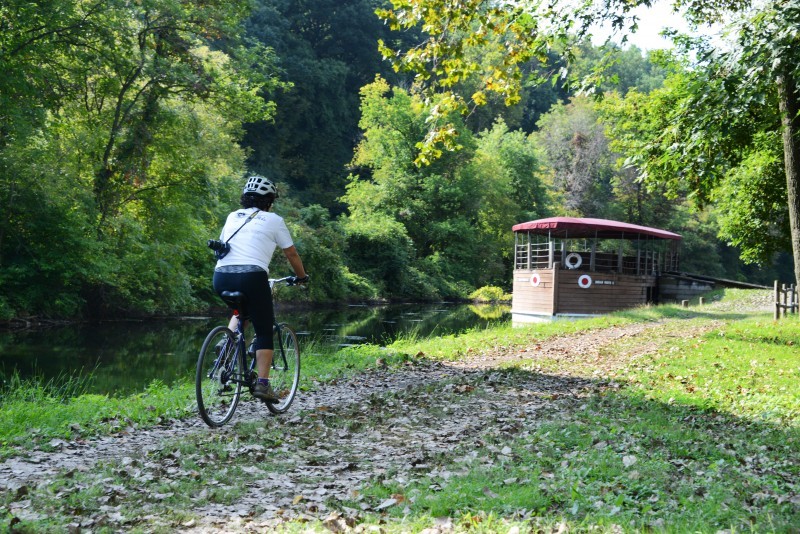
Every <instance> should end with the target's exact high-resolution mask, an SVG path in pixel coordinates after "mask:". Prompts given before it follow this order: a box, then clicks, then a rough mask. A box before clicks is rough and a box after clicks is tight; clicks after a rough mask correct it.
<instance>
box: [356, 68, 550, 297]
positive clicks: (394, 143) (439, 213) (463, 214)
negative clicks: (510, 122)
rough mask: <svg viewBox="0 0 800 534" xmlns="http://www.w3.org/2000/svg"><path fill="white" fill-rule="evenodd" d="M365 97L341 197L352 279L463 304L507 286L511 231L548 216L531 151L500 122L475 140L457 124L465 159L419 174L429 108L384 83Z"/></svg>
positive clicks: (454, 157)
mask: <svg viewBox="0 0 800 534" xmlns="http://www.w3.org/2000/svg"><path fill="white" fill-rule="evenodd" d="M362 97H363V104H362V109H363V115H362V119H361V126H362V128H364V140H363V141H362V142H361V144H360V145H359V147H358V149H357V151H356V156H355V158H354V164H356V165H358V166H360V169H361V172H360V174H359V175H353V176H351V178H350V183H349V185H348V188H347V193H346V194H345V196H344V197H342V200H343V201H344V202H345V203H346V204H347V206H348V208H349V214H348V215H347V217H346V218H345V221H346V222H345V229H346V232H347V235H348V252H347V254H348V266H350V268H351V270H353V271H354V272H357V273H359V274H364V273H369V274H368V278H374V279H376V280H379V281H382V282H381V283H383V284H384V285H383V287H384V288H385V289H386V291H388V294H390V295H397V296H413V297H423V296H427V297H451V296H459V297H465V296H466V295H467V294H469V293H470V292H471V291H472V290H473V289H474V288H475V287H478V286H481V285H485V284H488V283H504V282H505V280H506V278H507V272H508V268H509V265H510V253H511V251H512V241H511V240H512V238H513V235H512V234H511V232H510V228H511V226H512V225H513V224H516V223H517V222H519V221H520V220H521V219H526V218H530V217H535V216H540V215H542V214H545V213H547V212H548V210H549V208H550V202H551V200H550V196H549V195H548V192H547V189H546V186H545V184H544V183H543V181H542V180H541V178H540V176H539V172H540V165H539V157H538V154H537V152H536V149H535V147H534V145H533V143H532V141H531V140H530V139H529V138H528V137H527V136H526V135H525V134H524V133H523V132H520V131H516V132H511V131H509V130H508V128H507V126H506V125H505V124H504V123H503V122H502V121H498V122H497V123H496V124H495V125H494V126H493V127H492V129H491V130H487V131H484V132H482V133H481V134H480V135H479V136H477V137H476V136H473V135H472V134H471V133H470V132H469V130H468V129H466V127H464V125H463V123H462V122H461V120H460V118H459V117H458V116H457V115H454V116H453V117H452V122H453V124H456V125H457V129H458V131H459V132H460V133H459V142H460V143H461V144H462V150H461V151H459V152H458V153H452V152H451V153H447V154H444V153H443V154H441V155H440V157H439V158H438V159H437V160H436V161H435V162H432V163H431V164H430V165H427V166H425V167H422V168H418V167H416V165H415V164H414V160H415V159H416V158H417V157H418V147H417V146H416V140H417V139H419V136H420V135H421V134H422V132H424V131H425V114H426V110H427V106H426V105H425V104H424V103H423V102H421V101H420V100H419V99H418V98H416V97H412V96H411V95H409V94H408V93H407V92H406V91H403V90H401V89H399V88H390V87H389V85H388V83H387V82H385V81H383V80H381V79H378V80H377V81H376V82H375V83H373V84H371V85H369V86H366V87H365V88H364V89H363V90H362ZM378 240H380V241H381V242H382V243H381V244H378V243H377V241H378ZM403 240H407V241H405V242H403Z"/></svg>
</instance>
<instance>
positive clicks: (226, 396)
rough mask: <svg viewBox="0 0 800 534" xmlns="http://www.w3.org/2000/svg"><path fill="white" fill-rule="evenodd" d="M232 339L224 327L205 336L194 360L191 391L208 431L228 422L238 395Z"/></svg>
mask: <svg viewBox="0 0 800 534" xmlns="http://www.w3.org/2000/svg"><path fill="white" fill-rule="evenodd" d="M238 352H239V351H238V346H237V343H236V337H235V336H234V335H233V332H231V331H230V330H229V329H228V328H227V327H225V326H218V327H216V328H214V329H213V330H212V331H211V332H209V334H208V336H206V340H205V341H204V342H203V347H202V348H201V349H200V357H199V358H198V359H197V374H196V375H195V391H196V393H197V409H198V411H199V412H200V417H202V418H203V421H205V422H206V424H207V425H208V426H210V427H220V426H222V425H224V424H225V423H227V422H228V421H230V419H231V417H233V412H235V411H236V406H237V405H238V404H239V397H240V396H241V394H242V374H243V369H242V363H241V357H240V355H239V353H238Z"/></svg>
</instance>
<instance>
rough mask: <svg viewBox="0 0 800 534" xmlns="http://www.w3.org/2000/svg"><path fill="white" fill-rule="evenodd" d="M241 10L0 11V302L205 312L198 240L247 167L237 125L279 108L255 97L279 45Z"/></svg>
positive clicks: (68, 310) (105, 6) (56, 6)
mask: <svg viewBox="0 0 800 534" xmlns="http://www.w3.org/2000/svg"><path fill="white" fill-rule="evenodd" d="M246 10H247V3H246V2H217V1H212V2H204V3H202V4H199V5H196V4H192V3H185V2H183V3H180V2H179V3H176V2H171V1H163V0H152V1H148V2H145V3H134V4H132V3H129V2H106V3H102V4H96V5H92V6H90V5H88V4H85V3H82V2H73V1H70V2H56V3H51V2H44V3H41V4H39V5H37V6H36V8H35V9H33V8H31V7H30V6H29V5H28V4H24V3H19V2H14V5H13V6H10V7H9V8H8V9H6V7H4V8H3V9H2V10H0V17H2V26H3V27H4V28H5V29H6V30H8V31H3V32H2V33H3V36H2V49H3V50H4V51H8V53H4V54H3V55H2V57H0V68H1V69H2V70H3V72H4V73H5V74H4V77H3V80H2V81H0V95H2V98H0V117H2V119H3V120H2V122H3V125H4V126H3V128H2V129H0V210H1V211H2V212H3V213H4V215H7V216H4V217H3V219H2V221H0V282H2V290H0V291H2V295H0V301H2V302H3V303H4V304H3V305H4V307H6V308H10V309H11V310H12V312H11V313H20V314H33V315H45V316H48V315H49V316H78V315H82V314H86V313H87V311H88V310H91V313H108V312H111V313H120V312H125V313H133V314H138V313H154V312H156V311H158V312H161V313H174V312H177V311H180V310H183V311H187V310H191V309H196V308H197V306H198V301H197V300H196V297H195V294H196V293H195V291H196V288H195V287H193V285H194V284H196V283H197V282H198V280H199V276H198V274H197V271H194V269H196V268H198V267H200V265H199V264H198V256H199V254H198V249H200V248H201V247H202V242H203V241H204V240H205V238H206V235H207V234H208V233H210V232H209V231H208V230H207V229H208V228H217V227H218V224H219V221H220V217H222V216H223V214H224V213H225V212H224V211H223V209H221V208H222V206H223V205H225V204H228V199H229V197H228V195H229V193H228V192H227V191H226V190H228V188H229V187H230V186H231V185H232V184H233V183H235V182H229V180H230V179H231V177H235V176H237V175H239V174H240V173H241V171H242V168H243V160H244V152H243V151H242V150H241V149H240V148H239V147H238V146H237V144H236V142H237V138H238V136H239V135H240V133H241V132H240V128H241V124H242V121H244V120H254V119H257V118H266V117H268V116H269V115H270V113H271V112H272V106H271V105H270V104H269V103H268V102H265V101H264V100H263V99H262V98H260V97H259V96H257V92H258V91H259V90H262V89H266V88H274V87H276V86H278V85H279V82H278V81H277V80H276V79H275V77H274V75H273V74H272V72H273V67H272V66H271V62H272V59H273V56H272V55H271V54H270V53H269V51H267V50H266V49H264V48H254V49H252V48H251V49H248V48H246V47H244V46H242V45H241V43H239V42H237V40H238V37H239V33H240V26H239V25H240V23H241V20H242V18H243V17H244V16H245V15H246ZM223 35H224V36H225V44H224V46H225V47H226V51H223V50H221V49H219V45H220V37H221V36H223ZM215 45H216V47H215ZM6 74H7V75H6ZM237 181H238V180H237ZM236 185H237V187H238V184H236ZM215 231H216V230H215ZM204 234H205V235H204ZM198 236H202V237H200V238H198ZM203 268H206V269H207V266H203ZM41 280H46V281H47V283H46V284H42V283H41ZM5 313H6V312H4V314H5Z"/></svg>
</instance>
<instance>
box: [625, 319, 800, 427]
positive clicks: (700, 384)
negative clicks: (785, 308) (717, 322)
mask: <svg viewBox="0 0 800 534" xmlns="http://www.w3.org/2000/svg"><path fill="white" fill-rule="evenodd" d="M798 349H800V328H798V323H797V321H796V320H785V321H778V322H774V321H772V320H766V319H753V320H747V321H737V322H734V323H730V324H726V325H725V326H724V327H722V328H719V329H715V330H713V331H712V332H709V333H708V334H706V335H704V336H702V337H701V338H699V339H689V340H680V341H677V342H676V343H674V344H673V345H672V346H671V347H669V349H668V350H666V351H664V352H663V353H662V354H659V355H657V356H655V357H651V358H648V359H646V360H644V361H640V362H637V364H636V366H635V367H634V368H633V369H631V373H630V375H629V379H630V380H631V381H632V382H633V383H634V384H635V385H636V387H637V388H639V389H640V390H641V391H645V392H647V395H648V397H649V398H652V399H655V400H658V401H661V402H669V403H679V404H686V405H690V406H696V407H698V408H702V409H707V410H716V411H720V412H725V413H729V414H732V415H736V416H738V417H743V418H747V419H752V420H762V421H772V422H776V423H788V424H793V425H797V424H798V422H800V393H799V392H800V388H798V387H797V384H798V382H800V360H799V359H798Z"/></svg>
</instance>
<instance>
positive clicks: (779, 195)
mask: <svg viewBox="0 0 800 534" xmlns="http://www.w3.org/2000/svg"><path fill="white" fill-rule="evenodd" d="M779 137H780V136H779V134H778V132H776V131H773V132H765V133H761V134H759V135H757V136H755V138H754V142H753V145H752V147H750V148H748V149H747V151H746V155H745V156H744V157H743V158H742V162H741V163H740V164H739V165H738V166H737V167H735V168H733V169H731V170H730V171H729V172H728V175H727V176H726V177H725V179H724V180H723V182H722V183H721V184H720V187H719V188H718V189H717V190H716V191H715V192H714V199H715V200H716V204H717V206H718V207H719V213H720V236H721V237H722V238H723V239H726V240H728V241H729V242H730V243H731V244H732V245H734V246H736V247H739V248H740V249H741V251H742V259H743V260H744V261H745V262H747V263H759V264H765V263H769V262H770V261H771V260H772V259H773V257H774V255H775V254H776V253H778V252H782V251H787V250H791V248H792V245H791V242H790V241H789V235H790V230H789V213H788V206H787V204H786V177H785V174H784V167H783V154H782V151H781V143H780V138H779Z"/></svg>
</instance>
